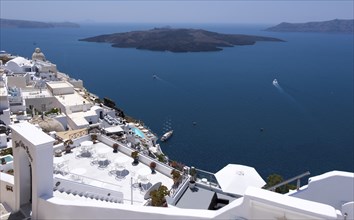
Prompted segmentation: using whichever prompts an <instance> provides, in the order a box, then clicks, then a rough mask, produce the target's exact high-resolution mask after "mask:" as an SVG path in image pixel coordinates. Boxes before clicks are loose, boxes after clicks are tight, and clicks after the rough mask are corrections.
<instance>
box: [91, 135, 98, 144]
mask: <svg viewBox="0 0 354 220" xmlns="http://www.w3.org/2000/svg"><path fill="white" fill-rule="evenodd" d="M91 140H92V142H93V143H94V144H96V142H97V134H91Z"/></svg>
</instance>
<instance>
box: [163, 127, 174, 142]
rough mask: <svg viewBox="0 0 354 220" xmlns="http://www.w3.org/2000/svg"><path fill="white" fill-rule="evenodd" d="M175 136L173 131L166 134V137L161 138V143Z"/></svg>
mask: <svg viewBox="0 0 354 220" xmlns="http://www.w3.org/2000/svg"><path fill="white" fill-rule="evenodd" d="M172 134H173V130H171V131H169V132H166V133H165V134H164V135H162V137H161V141H166V140H167V139H169V138H170V137H171V136H172Z"/></svg>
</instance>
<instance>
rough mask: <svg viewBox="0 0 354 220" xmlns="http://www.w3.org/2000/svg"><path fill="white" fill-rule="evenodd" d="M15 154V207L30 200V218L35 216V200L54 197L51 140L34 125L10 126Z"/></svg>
mask: <svg viewBox="0 0 354 220" xmlns="http://www.w3.org/2000/svg"><path fill="white" fill-rule="evenodd" d="M10 128H11V130H12V148H13V156H14V165H13V166H14V183H15V184H14V185H15V189H14V191H15V210H14V211H19V210H20V208H21V206H22V205H24V204H27V203H30V202H32V219H37V213H38V212H37V208H38V199H39V198H40V197H44V196H45V197H47V196H53V143H54V139H53V138H52V137H50V136H49V135H47V134H45V133H44V132H42V131H41V130H40V129H38V128H37V127H35V126H34V125H32V124H30V123H28V122H23V123H18V124H14V125H10Z"/></svg>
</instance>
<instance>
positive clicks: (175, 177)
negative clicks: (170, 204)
mask: <svg viewBox="0 0 354 220" xmlns="http://www.w3.org/2000/svg"><path fill="white" fill-rule="evenodd" d="M171 175H172V179H173V183H174V187H175V188H177V187H178V185H179V180H180V178H181V173H180V172H179V171H178V170H176V169H173V170H172V171H171Z"/></svg>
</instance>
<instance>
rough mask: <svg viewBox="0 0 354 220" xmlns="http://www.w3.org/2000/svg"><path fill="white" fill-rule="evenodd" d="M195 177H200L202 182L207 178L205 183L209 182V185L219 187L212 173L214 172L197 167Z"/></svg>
mask: <svg viewBox="0 0 354 220" xmlns="http://www.w3.org/2000/svg"><path fill="white" fill-rule="evenodd" d="M196 171H197V179H200V180H201V182H202V183H204V182H203V180H204V179H206V180H207V182H206V184H209V186H213V187H217V188H220V185H219V183H218V181H217V179H216V177H215V175H214V173H211V172H208V171H205V170H201V169H197V168H196Z"/></svg>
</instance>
